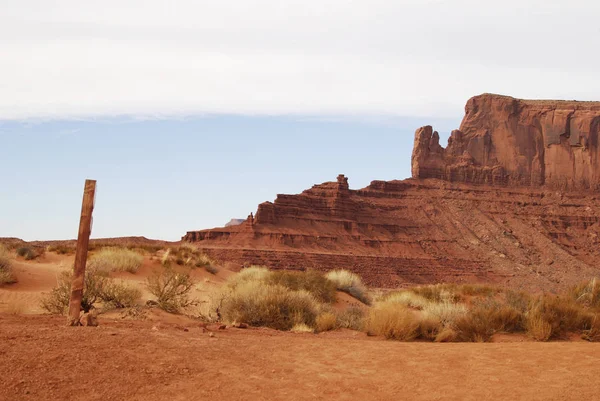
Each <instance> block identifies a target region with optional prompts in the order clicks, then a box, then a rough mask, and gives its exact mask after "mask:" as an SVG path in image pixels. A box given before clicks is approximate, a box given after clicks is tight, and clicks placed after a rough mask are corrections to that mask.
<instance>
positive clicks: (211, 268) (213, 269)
mask: <svg viewBox="0 0 600 401" xmlns="http://www.w3.org/2000/svg"><path fill="white" fill-rule="evenodd" d="M204 270H206V271H207V272H209V273H210V274H217V273H218V272H219V268H218V267H216V266H213V265H205V266H204Z"/></svg>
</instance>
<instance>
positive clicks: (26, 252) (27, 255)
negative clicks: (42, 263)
mask: <svg viewBox="0 0 600 401" xmlns="http://www.w3.org/2000/svg"><path fill="white" fill-rule="evenodd" d="M17 255H19V256H21V257H22V258H24V259H25V260H33V259H35V258H37V257H38V254H37V253H36V252H35V251H34V250H33V249H31V248H30V247H27V246H22V247H20V248H17Z"/></svg>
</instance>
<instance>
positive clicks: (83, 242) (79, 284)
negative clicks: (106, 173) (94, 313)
mask: <svg viewBox="0 0 600 401" xmlns="http://www.w3.org/2000/svg"><path fill="white" fill-rule="evenodd" d="M95 194H96V181H95V180H85V187H84V189H83V202H82V205H81V218H80V220H79V234H78V235H77V250H76V252H75V265H74V267H73V281H72V283H71V299H70V301H69V317H68V324H69V325H70V326H78V325H79V314H80V311H81V300H82V298H83V284H84V278H85V264H86V261H87V254H88V245H89V243H90V234H91V232H92V212H93V211H94V199H95Z"/></svg>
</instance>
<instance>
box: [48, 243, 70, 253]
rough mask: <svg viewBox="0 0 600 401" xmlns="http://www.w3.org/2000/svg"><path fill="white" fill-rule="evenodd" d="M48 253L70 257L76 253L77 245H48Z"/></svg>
mask: <svg viewBox="0 0 600 401" xmlns="http://www.w3.org/2000/svg"><path fill="white" fill-rule="evenodd" d="M46 251H48V252H54V253H57V254H59V255H70V254H72V253H75V245H65V244H54V245H48V246H47V247H46Z"/></svg>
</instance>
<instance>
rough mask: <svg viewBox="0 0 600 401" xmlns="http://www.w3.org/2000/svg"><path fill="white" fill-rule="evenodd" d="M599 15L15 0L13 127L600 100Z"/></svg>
mask: <svg viewBox="0 0 600 401" xmlns="http://www.w3.org/2000/svg"><path fill="white" fill-rule="evenodd" d="M599 14H600V3H598V2H595V1H582V0H573V1H571V2H569V3H568V6H567V5H566V3H564V2H562V1H552V0H550V1H541V0H522V1H516V0H505V1H503V2H496V3H495V4H493V5H490V4H488V3H487V2H483V1H471V0H456V1H441V0H438V1H434V0H430V1H425V0H412V1H393V0H389V1H384V0H369V1H342V0H320V1H309V0H304V1H296V0H258V1H257V0H254V1H242V0H239V1H223V0H222V1H214V0H213V1H157V0H146V1H123V0H120V1H113V0H109V1H102V2H88V1H80V0H79V1H60V0H58V1H52V2H49V1H45V0H5V1H3V5H2V8H1V9H0V54H1V55H2V62H1V63H0V93H1V94H2V96H0V119H26V118H74V117H89V116H114V115H136V116H140V115H141V116H157V115H158V116H179V115H189V114H199V113H243V114H254V113H258V114H335V115H346V114H363V115H364V114H368V115H437V116H456V115H457V114H460V113H461V110H462V107H463V105H464V103H465V101H466V99H467V98H468V97H470V96H472V95H475V94H478V93H482V92H497V93H503V94H509V95H513V96H519V97H530V98H569V99H574V98H576V99H581V100H600V99H598V93H600V81H599V80H598V79H597V78H596V75H597V71H598V70H600V53H599V52H598V51H597V44H598V39H600V28H599V26H598V24H597V20H596V19H597V15H599Z"/></svg>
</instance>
